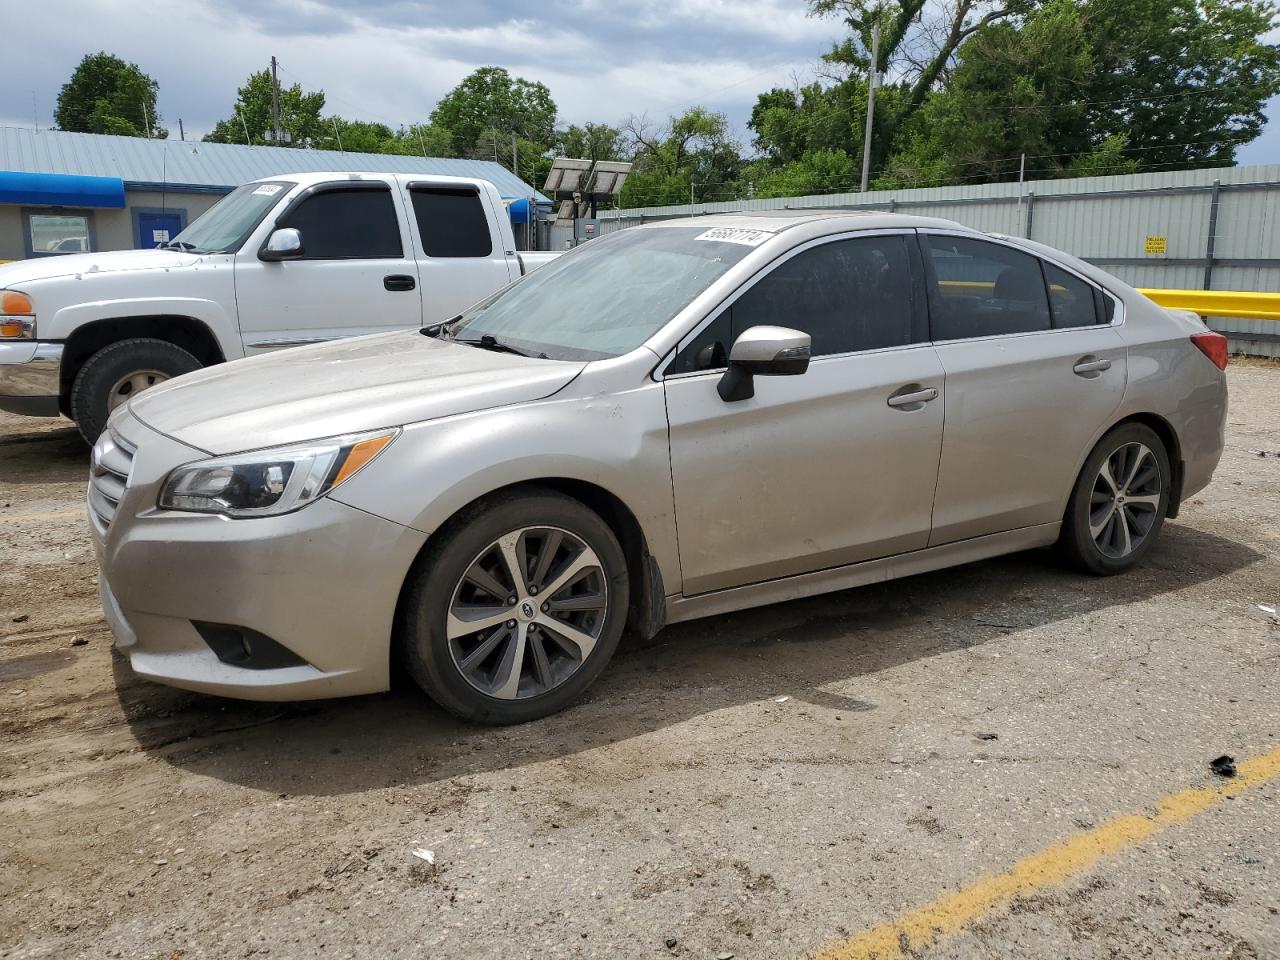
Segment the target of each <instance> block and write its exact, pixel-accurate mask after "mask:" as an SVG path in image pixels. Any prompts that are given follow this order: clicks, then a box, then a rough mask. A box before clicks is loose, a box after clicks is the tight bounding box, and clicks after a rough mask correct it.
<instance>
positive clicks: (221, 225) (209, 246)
mask: <svg viewBox="0 0 1280 960" xmlns="http://www.w3.org/2000/svg"><path fill="white" fill-rule="evenodd" d="M291 186H293V184H290V183H279V182H277V183H246V184H245V185H244V186H243V187H237V188H236V189H235V190H233V191H231V192H230V193H229V194H227V195H226V196H225V197H223V198H222V199H221V200H219V201H218V202H217V203H215V204H214V205H213V206H212V207H210V208H209V210H208V211H207V212H205V213H204V214H202V215H201V216H199V217H197V218H196V219H195V220H193V221H192V222H191V223H190V225H188V227H187V229H185V230H183V231H182V232H181V233H180V234H178V235H177V236H176V237H174V238H173V239H172V240H170V241H169V243H168V244H167V246H170V247H179V248H181V249H183V250H190V251H192V252H193V253H235V252H236V251H237V250H239V249H240V245H241V244H243V243H244V241H245V239H246V238H247V237H248V236H249V234H250V233H252V232H253V229H254V227H256V226H257V225H258V224H259V223H261V222H262V218H263V216H265V215H266V213H267V211H268V210H270V209H271V208H272V207H273V206H275V203H276V201H277V200H279V199H280V196H281V195H282V194H283V193H284V192H285V191H286V190H288V189H289V188H290V187H291Z"/></svg>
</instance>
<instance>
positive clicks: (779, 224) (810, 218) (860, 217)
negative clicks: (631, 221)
mask: <svg viewBox="0 0 1280 960" xmlns="http://www.w3.org/2000/svg"><path fill="white" fill-rule="evenodd" d="M811 224H812V225H821V226H823V227H825V228H827V229H824V230H822V231H821V232H824V233H826V232H830V233H838V232H842V231H844V230H895V229H896V230H915V229H925V228H932V229H941V230H960V231H963V232H965V233H972V234H975V235H978V236H981V233H979V231H977V230H974V229H972V228H971V227H966V226H963V225H962V224H959V223H956V222H955V221H954V220H943V219H942V218H940V217H915V216H911V215H910V214H905V213H890V212H888V211H885V210H841V209H839V208H814V209H805V210H747V211H735V212H733V213H710V214H704V215H702V216H698V217H680V218H675V219H671V220H660V221H655V222H653V223H646V224H643V227H642V228H643V229H651V228H654V227H701V228H703V229H711V228H713V227H733V228H737V229H741V230H764V231H768V232H769V233H781V232H782V231H784V230H790V229H793V228H795V227H801V226H806V225H811Z"/></svg>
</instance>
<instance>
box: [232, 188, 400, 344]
mask: <svg viewBox="0 0 1280 960" xmlns="http://www.w3.org/2000/svg"><path fill="white" fill-rule="evenodd" d="M407 226H408V223H407V221H406V219H405V215H404V209H403V207H402V205H401V204H399V203H397V202H396V198H395V197H394V196H393V195H392V192H391V187H390V186H389V185H388V184H387V183H385V182H383V181H379V180H340V181H336V182H333V183H322V184H317V185H316V186H314V187H310V188H308V189H307V190H304V191H303V192H302V193H300V194H299V195H298V196H297V197H295V198H294V199H293V200H292V201H290V202H289V203H288V204H287V205H286V206H285V208H284V210H283V211H281V212H280V213H279V214H278V215H277V216H276V221H275V229H281V228H284V227H293V228H294V229H296V230H298V231H299V233H300V234H301V236H302V250H301V253H300V255H298V256H295V257H292V258H290V259H288V260H282V261H271V262H268V261H263V260H261V259H260V258H259V256H258V254H259V252H260V250H259V248H258V247H254V246H252V245H246V247H245V249H243V250H241V252H240V253H238V254H237V255H236V266H235V280H236V305H237V308H238V312H239V317H240V332H241V335H242V336H243V337H244V345H245V352H246V354H248V355H249V356H254V355H255V354H257V353H260V352H262V351H264V350H271V349H275V348H278V347H289V346H298V345H300V344H304V343H315V342H319V341H323V340H336V339H339V338H341V337H351V336H359V335H361V334H367V333H382V332H386V331H389V330H403V329H415V328H417V327H418V326H420V325H421V323H422V294H421V291H420V289H419V284H418V269H417V264H416V263H415V262H414V260H413V251H412V248H411V246H410V245H409V243H408V242H407V241H406V238H407V236H408V231H407V229H406V228H407Z"/></svg>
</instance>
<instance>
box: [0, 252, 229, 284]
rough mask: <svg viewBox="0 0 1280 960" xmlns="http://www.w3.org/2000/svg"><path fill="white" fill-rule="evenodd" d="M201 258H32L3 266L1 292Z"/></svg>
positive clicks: (167, 255)
mask: <svg viewBox="0 0 1280 960" xmlns="http://www.w3.org/2000/svg"><path fill="white" fill-rule="evenodd" d="M202 259H204V258H203V257H202V256H200V255H197V254H194V253H183V252H182V251H181V250H115V251H112V252H110V253H68V254H64V255H62V256H56V257H32V258H30V259H29V260H15V261H14V262H13V263H4V264H0V288H12V287H21V285H22V284H24V283H30V282H32V281H33V280H56V279H57V278H59V277H74V276H84V275H86V274H97V273H120V272H122V271H125V270H172V269H173V268H175V267H189V266H191V265H192V264H194V263H199V262H200V261H201V260H202Z"/></svg>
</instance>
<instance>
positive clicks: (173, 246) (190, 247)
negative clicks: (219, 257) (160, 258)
mask: <svg viewBox="0 0 1280 960" xmlns="http://www.w3.org/2000/svg"><path fill="white" fill-rule="evenodd" d="M160 249H161V250H185V251H187V253H212V252H213V251H212V250H201V249H200V248H199V247H197V246H196V245H195V244H194V243H187V241H185V240H170V241H169V242H168V243H162V244H160Z"/></svg>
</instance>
